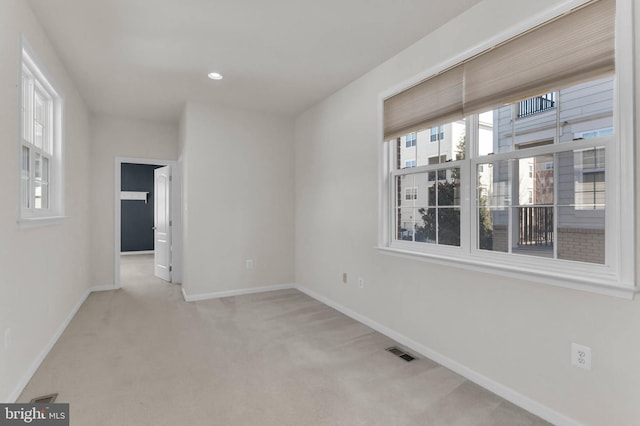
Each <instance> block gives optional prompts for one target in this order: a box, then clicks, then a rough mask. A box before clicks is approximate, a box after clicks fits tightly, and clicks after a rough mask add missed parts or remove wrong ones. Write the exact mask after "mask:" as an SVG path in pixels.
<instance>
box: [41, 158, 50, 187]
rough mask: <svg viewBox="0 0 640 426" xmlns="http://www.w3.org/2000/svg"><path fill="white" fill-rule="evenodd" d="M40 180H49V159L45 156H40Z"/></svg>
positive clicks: (46, 181)
mask: <svg viewBox="0 0 640 426" xmlns="http://www.w3.org/2000/svg"><path fill="white" fill-rule="evenodd" d="M41 178H42V181H43V182H45V183H48V182H49V159H48V158H47V157H44V156H43V157H42V176H41Z"/></svg>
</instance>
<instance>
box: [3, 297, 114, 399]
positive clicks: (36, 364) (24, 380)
mask: <svg viewBox="0 0 640 426" xmlns="http://www.w3.org/2000/svg"><path fill="white" fill-rule="evenodd" d="M105 290H114V288H113V287H110V286H97V287H91V288H88V289H87V290H86V291H85V292H84V293H83V294H82V296H80V300H78V302H77V303H76V304H75V305H74V306H73V308H71V312H69V315H67V317H66V318H65V319H64V321H62V324H60V326H58V328H57V329H56V331H55V332H54V333H53V336H51V339H49V342H48V343H47V344H46V345H45V347H44V348H42V350H41V351H40V353H39V354H38V355H37V356H36V358H35V359H34V360H33V362H31V365H30V366H29V368H28V369H27V371H26V372H25V373H24V374H23V375H22V378H21V379H20V381H19V382H18V384H17V386H16V387H15V389H14V391H13V392H11V394H10V395H9V396H8V397H7V398H6V399H5V401H11V402H15V401H16V400H17V399H18V398H19V397H20V394H21V393H22V391H24V388H25V387H26V386H27V384H28V383H29V381H30V380H31V378H32V377H33V375H34V374H35V373H36V371H37V370H38V368H39V367H40V364H42V361H44V359H45V358H46V357H47V355H48V354H49V351H51V348H53V346H54V345H55V344H56V342H57V341H58V339H59V338H60V336H62V333H63V332H64V330H65V329H66V328H67V326H68V325H69V323H70V322H71V320H72V319H73V317H74V316H75V315H76V313H77V312H78V310H79V309H80V307H81V306H82V304H83V303H84V302H85V300H87V297H89V295H90V294H91V293H93V292H97V291H105Z"/></svg>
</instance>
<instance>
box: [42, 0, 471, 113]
mask: <svg viewBox="0 0 640 426" xmlns="http://www.w3.org/2000/svg"><path fill="white" fill-rule="evenodd" d="M479 1H480V0H450V1H444V0H263V1H259V0H251V1H247V0H244V1H243V0H108V1H106V0H30V3H31V5H32V8H33V10H34V12H35V13H36V15H37V17H38V19H39V20H40V22H41V23H42V25H43V26H44V28H45V31H46V32H47V34H48V36H49V38H50V39H51V41H52V43H53V45H54V46H55V48H56V50H57V52H58V54H59V56H60V57H61V59H62V60H63V62H64V63H65V65H66V66H67V68H68V70H69V72H70V73H71V76H72V78H73V79H74V81H75V82H76V84H77V85H78V87H79V89H80V91H81V93H82V95H83V96H84V98H85V100H86V101H87V103H88V104H89V107H90V108H91V109H92V111H95V112H102V113H108V114H112V115H118V116H132V117H140V118H148V119H154V120H166V121H173V122H175V121H177V120H178V117H179V114H180V112H181V111H182V108H183V106H184V102H185V101H186V100H195V101H200V102H215V103H221V104H225V105H230V106H236V107H240V108H247V109H255V110H262V111H270V112H274V113H279V114H296V113H298V112H301V111H303V110H304V109H306V108H308V107H310V106H311V105H313V104H315V103H316V102H318V101H320V100H322V99H323V98H325V97H327V96H328V95H330V94H331V93H333V92H335V91H336V90H338V89H340V88H341V87H343V86H345V85H346V84H348V83H349V82H351V81H353V80H354V79H356V78H357V77H359V76H361V75H362V74H364V73H366V72H367V71H369V70H370V69H372V68H373V67H375V66H376V65H378V64H380V63H382V62H384V61H385V60H386V59H388V58H390V57H392V56H393V55H395V54H396V53H398V52H399V51H401V50H402V49H404V48H406V47H408V46H409V45H411V44H412V43H414V42H415V41H417V40H419V39H420V38H422V37H424V36H425V35H426V34H428V33H429V32H431V31H433V30H435V29H436V28H438V27H439V26H441V25H442V24H444V23H445V22H447V21H449V20H450V19H452V18H453V17H455V16H456V15H458V14H460V13H462V12H463V11H465V10H466V9H468V8H470V7H471V6H473V5H474V4H476V3H478V2H479ZM210 71H218V72H220V73H222V74H223V75H224V79H223V80H221V81H217V82H215V81H211V80H209V79H207V77H206V75H207V73H208V72H210Z"/></svg>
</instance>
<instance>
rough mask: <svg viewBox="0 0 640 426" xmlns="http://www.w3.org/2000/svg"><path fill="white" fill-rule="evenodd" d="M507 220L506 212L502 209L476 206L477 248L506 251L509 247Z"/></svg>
mask: <svg viewBox="0 0 640 426" xmlns="http://www.w3.org/2000/svg"><path fill="white" fill-rule="evenodd" d="M507 220H508V214H505V212H504V210H499V209H488V208H486V207H480V208H478V248H480V249H481V250H492V251H502V252H507V251H508V248H509V240H508V227H507ZM494 229H495V231H494Z"/></svg>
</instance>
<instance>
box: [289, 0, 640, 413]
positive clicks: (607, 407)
mask: <svg viewBox="0 0 640 426" xmlns="http://www.w3.org/2000/svg"><path fill="white" fill-rule="evenodd" d="M561 3H562V2H561V1H554V0H543V1H538V2H530V1H525V0H518V1H513V0H485V1H483V2H482V3H480V4H478V5H477V6H476V7H474V8H473V9H471V10H470V11H468V12H467V13H465V14H463V15H461V16H459V17H458V18H456V19H455V20H454V21H452V22H450V23H448V24H446V25H444V26H443V27H442V28H440V29H438V30H437V31H436V32H434V33H432V34H431V35H429V36H427V37H426V38H424V39H422V40H421V41H419V42H418V43H416V44H415V45H413V46H412V47H410V48H408V49H407V50H405V51H403V52H401V53H400V54H398V55H397V56H396V57H394V58H392V59H390V60H389V61H387V62H385V63H384V64H382V65H381V66H379V67H377V68H375V69H374V70H372V71H371V72H369V73H368V74H366V75H365V76H363V77H361V78H360V79H358V80H356V81H354V82H353V83H352V84H350V85H348V86H347V87H345V88H343V89H342V90H340V91H338V92H337V93H335V94H334V95H333V96H331V97H329V98H328V99H326V100H325V101H323V102H321V103H320V104H318V105H316V106H315V107H313V108H311V109H310V110H308V111H306V112H305V113H303V114H301V115H300V116H299V117H298V118H297V120H296V129H295V153H296V157H295V166H296V167H295V201H296V203H295V206H296V227H295V232H296V234H295V242H296V263H295V278H296V283H297V284H298V285H300V286H301V287H305V288H307V289H310V290H311V291H313V292H315V293H317V294H319V295H320V296H323V297H325V298H328V299H329V300H330V301H332V302H333V303H337V304H339V305H342V306H344V307H346V308H348V309H351V310H352V311H355V312H356V313H358V314H360V315H363V316H365V317H368V318H369V319H371V320H373V321H376V322H377V323H379V324H381V325H383V326H386V327H388V328H390V329H392V330H394V331H396V332H398V333H400V334H402V335H404V336H406V337H408V338H410V339H413V340H414V341H416V342H417V343H419V344H420V345H423V346H425V347H427V348H430V349H432V350H434V351H437V352H439V353H440V354H442V355H443V356H445V357H447V358H449V359H450V360H452V361H454V362H457V363H460V364H462V365H463V366H466V367H468V368H470V369H472V370H474V371H475V372H477V373H479V374H482V375H484V376H486V377H488V378H489V379H490V380H493V381H494V382H497V383H499V384H502V385H505V386H507V387H509V388H511V389H512V390H514V391H515V392H517V393H520V394H522V395H524V396H525V397H526V398H530V399H531V400H533V401H537V402H539V403H541V404H543V405H544V406H546V407H549V408H550V409H551V410H555V411H556V412H557V413H560V415H564V416H568V417H570V418H573V419H576V420H577V421H579V422H584V423H587V424H593V425H612V424H615V425H632V424H637V422H638V419H640V404H638V400H639V397H640V367H638V365H639V364H638V360H639V359H640V302H639V301H637V300H636V301H626V300H621V299H617V298H613V297H608V296H598V295H595V294H591V293H586V292H580V291H572V290H566V289H560V288H554V287H550V286H545V285H542V284H538V283H532V282H525V281H517V280H514V279H509V278H505V277H500V276H495V275H491V274H482V273H477V272H469V271H466V270H462V269H457V268H452V267H444V266H439V265H437V264H434V263H428V262H419V261H415V260H407V259H403V258H397V257H391V256H388V255H383V254H381V253H379V252H378V251H376V250H375V248H374V247H375V246H376V244H377V234H378V229H377V225H378V147H377V144H378V143H379V142H380V141H379V140H378V139H379V129H380V126H381V124H380V122H379V111H378V96H379V94H380V93H381V92H383V91H386V90H388V89H389V88H392V87H396V86H397V85H399V84H401V83H402V82H403V81H405V80H407V79H409V78H413V77H414V76H415V75H417V74H419V73H422V72H424V71H425V70H427V69H430V68H432V67H435V66H437V65H438V64H439V63H442V62H444V61H447V60H449V59H451V58H453V57H455V56H457V55H459V54H462V53H463V52H465V51H467V50H469V49H471V48H474V47H475V46H476V45H477V44H478V43H482V42H483V40H488V39H490V38H491V37H493V36H494V35H495V34H497V33H498V32H499V31H503V30H506V29H508V28H509V27H510V23H514V22H518V21H524V20H526V19H528V18H529V17H531V16H533V15H536V14H537V13H539V12H540V11H542V10H543V9H544V8H549V7H553V6H556V5H559V4H561ZM637 5H638V2H637V1H636V6H637ZM636 9H640V7H637V8H636ZM637 14H638V10H636V19H635V20H636V23H637V22H638V21H639V20H638V16H637ZM489 23H490V25H489ZM638 44H640V43H638ZM636 48H637V47H636ZM638 56H640V55H637V54H636V64H638V63H639V62H638ZM636 70H637V71H638V70H640V66H638V67H637V68H636ZM637 71H636V72H637ZM636 81H640V75H638V77H637V78H636ZM637 99H640V96H637ZM639 119H640V118H639ZM639 122H640V121H639ZM347 212H348V214H346V213H347ZM342 272H347V273H348V275H349V283H348V284H347V285H344V284H342V283H341V277H342ZM359 276H360V277H363V278H364V279H365V287H364V289H359V288H358V286H357V284H356V283H357V277H359ZM571 342H577V343H581V344H584V345H587V346H590V347H591V348H592V350H593V369H592V371H585V370H580V369H577V368H574V367H572V366H571V363H570V345H571Z"/></svg>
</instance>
